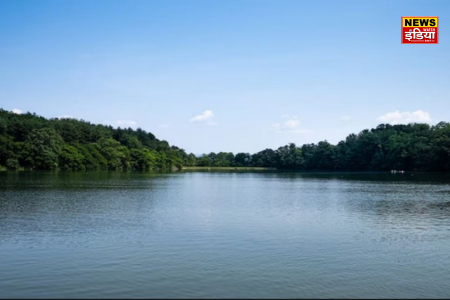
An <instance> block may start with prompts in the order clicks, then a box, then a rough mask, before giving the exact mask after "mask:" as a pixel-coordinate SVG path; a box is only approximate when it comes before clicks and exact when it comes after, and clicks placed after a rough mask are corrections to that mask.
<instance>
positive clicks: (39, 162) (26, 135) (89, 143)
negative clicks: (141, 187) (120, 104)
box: [0, 109, 195, 171]
mask: <svg viewBox="0 0 450 300" xmlns="http://www.w3.org/2000/svg"><path fill="white" fill-rule="evenodd" d="M0 165H1V166H5V167H7V168H8V169H18V168H20V167H22V168H24V169H39V170H55V169H61V170H69V171H85V170H117V171H121V170H170V169H174V168H178V169H179V168H181V167H182V166H183V165H186V166H189V165H195V155H194V154H187V153H186V152H185V151H184V150H183V149H180V148H178V147H176V146H170V145H169V143H168V142H167V141H164V140H163V141H160V140H158V139H157V138H156V137H155V136H154V135H153V134H152V133H150V132H146V131H145V130H142V129H140V128H138V129H137V130H133V129H131V128H120V127H119V128H113V127H112V126H106V125H98V124H91V123H89V122H86V121H84V120H76V119H71V118H63V119H59V118H53V119H45V118H44V117H41V116H37V115H36V114H31V113H26V114H20V115H19V114H14V113H11V112H8V111H5V110H3V109H0Z"/></svg>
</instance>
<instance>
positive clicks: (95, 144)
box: [0, 109, 450, 171]
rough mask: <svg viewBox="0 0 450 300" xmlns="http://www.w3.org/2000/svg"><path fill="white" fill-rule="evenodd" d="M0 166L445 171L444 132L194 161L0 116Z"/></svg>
mask: <svg viewBox="0 0 450 300" xmlns="http://www.w3.org/2000/svg"><path fill="white" fill-rule="evenodd" d="M0 165H2V166H5V167H7V168H8V169H17V168H19V167H23V168H25V169H43V170H55V169H63V170H73V171H83V170H155V169H159V170H170V169H173V168H181V167H182V166H205V167H268V168H280V169H297V170H314V171H319V170H322V171H333V170H346V171H389V170H392V169H396V170H406V171H450V124H449V123H445V122H441V123H439V124H437V125H435V126H430V125H428V124H408V125H388V124H381V125H379V126H378V127H377V128H374V129H371V130H367V129H366V130H363V131H361V132H360V133H359V134H350V135H349V136H347V138H346V139H345V140H344V141H341V142H339V143H338V144H337V145H332V144H330V143H328V142H327V141H321V142H319V143H317V144H306V145H303V146H301V147H298V146H296V145H295V144H293V143H291V144H289V145H286V146H282V147H280V148H278V149H276V150H272V149H265V150H263V151H260V152H258V153H255V154H253V155H251V154H249V153H237V154H236V155H234V154H233V153H231V152H219V153H213V152H211V153H209V154H204V155H202V156H200V157H196V156H195V155H194V154H192V153H191V154H187V153H186V152H185V151H184V150H183V149H180V148H178V147H175V146H169V144H168V143H167V142H166V141H160V140H158V139H156V138H155V136H154V135H153V134H151V133H149V132H146V131H144V130H142V129H137V130H133V129H131V128H126V129H122V128H113V127H111V126H105V125H95V124H90V123H89V122H86V121H83V120H75V119H50V120H47V119H45V118H43V117H40V116H37V115H36V114H30V113H27V114H22V115H18V114H14V113H10V112H7V111H5V110H1V109H0Z"/></svg>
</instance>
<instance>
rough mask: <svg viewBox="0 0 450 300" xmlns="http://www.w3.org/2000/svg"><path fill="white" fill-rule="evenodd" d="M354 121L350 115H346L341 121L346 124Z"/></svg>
mask: <svg viewBox="0 0 450 300" xmlns="http://www.w3.org/2000/svg"><path fill="white" fill-rule="evenodd" d="M352 119H353V118H352V116H349V115H344V116H342V117H341V121H344V122H350V121H351V120H352Z"/></svg>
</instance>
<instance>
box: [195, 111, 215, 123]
mask: <svg viewBox="0 0 450 300" xmlns="http://www.w3.org/2000/svg"><path fill="white" fill-rule="evenodd" d="M212 117H214V113H213V112H212V111H210V110H205V111H204V112H203V113H202V114H200V115H198V116H195V117H193V118H191V119H190V120H189V121H190V122H204V121H208V120H210V119H211V118H212Z"/></svg>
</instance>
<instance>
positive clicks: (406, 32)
mask: <svg viewBox="0 0 450 300" xmlns="http://www.w3.org/2000/svg"><path fill="white" fill-rule="evenodd" d="M437 43H438V17H402V44H437Z"/></svg>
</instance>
